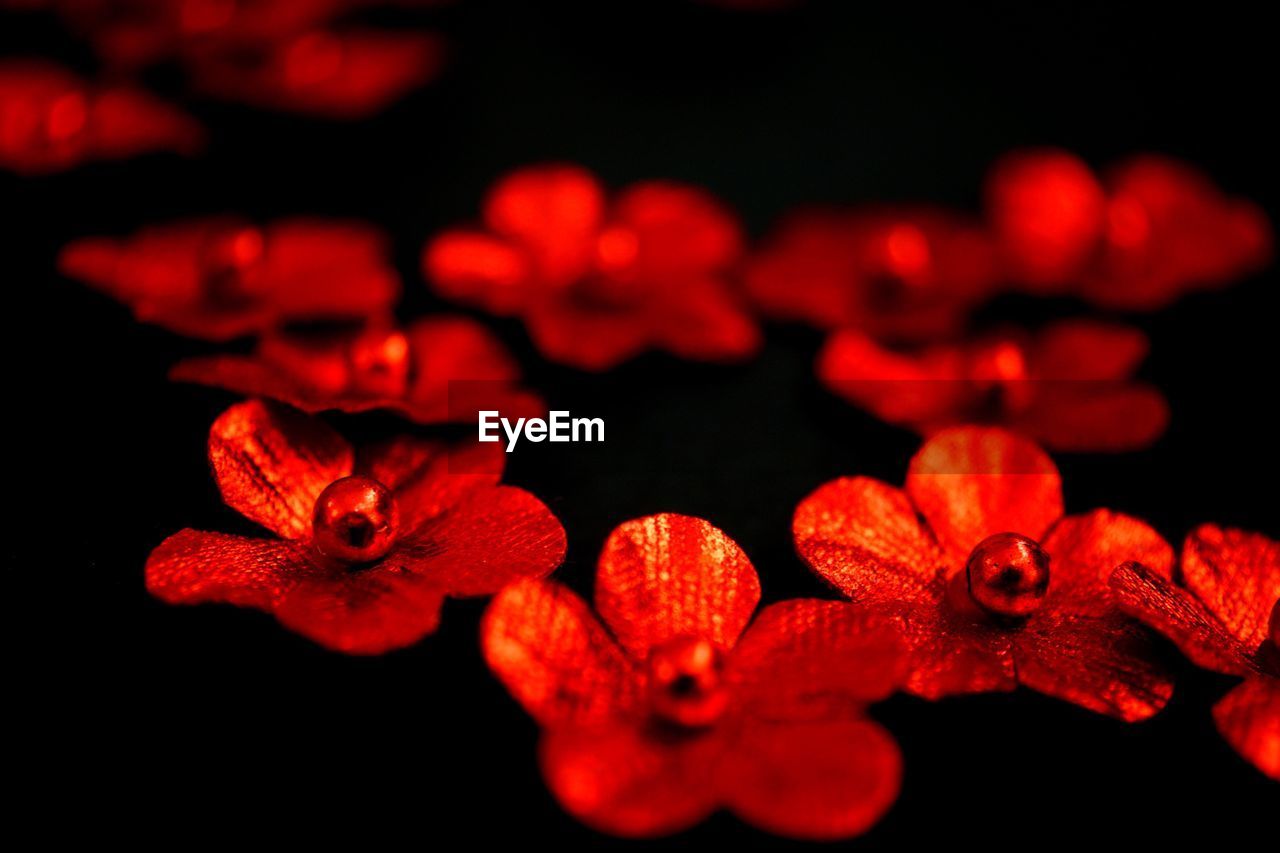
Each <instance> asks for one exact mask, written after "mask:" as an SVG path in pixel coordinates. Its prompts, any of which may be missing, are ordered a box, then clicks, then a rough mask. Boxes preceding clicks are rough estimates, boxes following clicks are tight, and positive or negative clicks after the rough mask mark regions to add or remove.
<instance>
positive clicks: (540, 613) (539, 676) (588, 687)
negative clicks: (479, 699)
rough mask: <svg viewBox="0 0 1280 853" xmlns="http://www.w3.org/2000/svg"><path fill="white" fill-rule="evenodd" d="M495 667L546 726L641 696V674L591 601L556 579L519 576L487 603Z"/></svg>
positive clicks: (483, 633)
mask: <svg viewBox="0 0 1280 853" xmlns="http://www.w3.org/2000/svg"><path fill="white" fill-rule="evenodd" d="M480 639H481V648H482V649H483V651H484V657H485V660H486V661H487V662H488V664H489V668H490V669H492V670H493V672H494V674H495V675H497V676H498V678H499V679H501V681H502V683H503V684H505V685H506V687H507V690H508V691H510V692H511V695H512V696H514V697H515V698H516V700H517V701H519V702H520V704H521V705H523V706H524V707H525V710H527V711H528V712H529V713H530V714H531V715H533V717H534V718H535V719H536V720H537V721H538V722H539V723H541V724H542V725H544V726H554V725H558V724H563V723H570V724H573V725H575V726H577V725H585V724H591V723H601V722H604V721H605V720H606V719H608V718H610V717H616V716H621V715H622V714H624V713H625V712H626V711H627V710H628V709H629V708H631V707H632V706H633V705H634V704H635V701H636V699H637V688H638V685H639V684H640V679H639V678H638V677H637V675H636V674H635V673H634V672H633V671H632V666H631V664H630V662H629V661H628V660H627V659H626V658H625V657H624V656H623V654H622V650H621V649H619V648H618V646H617V644H616V643H615V642H614V641H613V638H611V637H610V636H609V635H608V633H607V632H606V631H605V629H604V627H603V626H602V625H601V624H600V623H599V622H598V621H596V618H595V616H594V615H592V613H591V611H590V609H589V608H588V607H587V605H586V603H585V602H583V601H582V599H580V598H578V596H576V595H574V594H573V593H572V592H571V591H569V590H568V589H567V588H565V587H563V586H561V585H560V584H557V583H553V582H550V581H537V580H526V581H517V582H516V583H513V584H511V585H509V586H507V587H506V588H505V589H503V590H502V591H501V592H499V593H498V594H497V595H496V596H495V597H494V599H493V601H492V602H491V603H490V604H489V607H488V609H487V610H485V614H484V621H483V622H482V623H481V627H480Z"/></svg>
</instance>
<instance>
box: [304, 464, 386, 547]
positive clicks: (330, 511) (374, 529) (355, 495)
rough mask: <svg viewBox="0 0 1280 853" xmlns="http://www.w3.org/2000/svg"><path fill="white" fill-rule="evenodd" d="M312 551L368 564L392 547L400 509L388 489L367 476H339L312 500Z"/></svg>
mask: <svg viewBox="0 0 1280 853" xmlns="http://www.w3.org/2000/svg"><path fill="white" fill-rule="evenodd" d="M311 527H312V541H313V542H314V543H315V547H316V550H318V551H319V552H320V553H321V554H323V555H325V556H326V557H330V558H332V559H335V560H338V561H340V562H343V563H349V564H353V565H354V564H358V563H368V562H372V561H373V560H377V559H380V558H381V557H384V556H386V554H387V552H388V551H390V550H391V547H392V546H393V545H395V541H396V535H397V534H398V533H399V527H400V510H399V507H397V506H396V500H395V496H394V495H392V494H391V490H390V489H388V488H387V487H386V486H384V485H382V484H381V483H379V482H378V481H377V480H374V479H372V478H371V477H360V476H355V477H343V478H342V479H341V480H335V481H334V482H332V483H330V484H329V485H328V487H327V488H325V490H324V491H323V492H321V493H320V497H319V498H317V499H316V506H315V511H314V513H313V514H312V521H311Z"/></svg>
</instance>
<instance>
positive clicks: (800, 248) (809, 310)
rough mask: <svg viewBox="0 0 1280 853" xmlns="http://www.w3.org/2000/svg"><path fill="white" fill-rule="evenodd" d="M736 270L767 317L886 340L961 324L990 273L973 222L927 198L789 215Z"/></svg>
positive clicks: (986, 245)
mask: <svg viewBox="0 0 1280 853" xmlns="http://www.w3.org/2000/svg"><path fill="white" fill-rule="evenodd" d="M744 279H745V284H746V289H747V293H748V294H749V295H750V297H751V299H752V301H753V302H754V303H755V304H756V305H757V306H758V307H759V309H760V310H761V311H762V312H763V313H764V314H765V315H766V316H768V317H772V318H775V319H779V320H798V321H801V322H805V323H810V324H812V325H815V326H818V327H820V328H826V329H830V328H842V327H852V328H857V329H861V330H862V331H864V332H866V333H867V334H869V335H871V336H872V337H874V338H877V339H879V340H886V341H920V340H926V339H932V338H938V337H943V336H947V335H950V334H953V333H955V332H957V331H959V330H960V329H961V328H962V327H963V325H964V322H965V320H966V319H967V318H968V315H969V312H970V311H971V310H972V309H973V308H974V307H975V306H977V305H978V303H980V302H982V301H983V300H984V299H986V298H987V297H989V296H990V295H991V294H992V292H993V290H994V287H995V285H996V281H997V278H996V264H995V255H994V254H993V250H992V246H991V244H990V241H989V240H988V239H987V237H986V235H985V234H984V233H983V231H982V229H981V227H980V226H979V225H978V224H977V223H976V222H970V221H968V220H967V219H965V218H964V217H962V216H959V215H957V214H953V213H949V212H947V211H944V210H936V209H931V208H902V209H894V208H872V209H866V210H849V211H810V212H807V213H801V214H796V215H793V216H792V217H791V218H790V219H789V220H787V221H786V222H784V223H783V225H782V226H781V227H780V228H779V229H778V230H777V232H776V233H775V234H774V235H773V236H772V237H771V238H770V239H769V240H768V242H767V243H766V244H765V246H764V247H763V248H762V249H760V250H759V251H757V252H756V253H755V254H754V255H753V256H752V257H751V259H750V261H749V262H748V264H747V268H746V272H745V275H744Z"/></svg>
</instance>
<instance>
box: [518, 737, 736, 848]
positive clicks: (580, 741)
mask: <svg viewBox="0 0 1280 853" xmlns="http://www.w3.org/2000/svg"><path fill="white" fill-rule="evenodd" d="M722 748H723V743H722V741H721V740H720V739H719V737H718V733H717V732H715V731H713V732H711V733H709V734H704V735H698V736H693V737H681V736H679V735H672V734H666V733H663V732H661V731H660V730H656V729H653V728H650V727H647V726H645V727H641V726H637V725H630V724H627V723H619V724H615V725H604V726H599V727H582V726H567V727H560V728H554V729H551V730H549V731H547V732H546V733H544V735H543V738H542V744H541V747H540V759H541V764H542V775H543V777H544V778H545V779H546V781H547V787H548V788H550V790H551V793H552V794H553V795H554V796H555V798H556V800H557V801H559V803H560V805H561V806H562V807H563V808H564V809H565V811H567V812H569V814H571V815H573V816H574V817H575V818H577V819H578V820H581V821H582V822H583V823H585V824H587V825H588V826H591V827H593V828H595V829H598V830H600V831H602V832H607V833H610V834H612V835H620V836H626V837H635V838H644V837H655V836H662V835H670V834H671V833H674V832H679V831H680V830H682V829H687V828H688V827H690V826H693V825H694V824H696V823H698V822H700V821H701V820H703V819H704V818H706V817H707V816H708V815H710V814H711V812H712V811H714V809H715V808H716V806H717V804H718V803H717V800H718V796H717V793H718V792H717V791H716V788H715V784H714V782H715V770H716V765H717V761H718V759H719V756H720V753H721V750H722Z"/></svg>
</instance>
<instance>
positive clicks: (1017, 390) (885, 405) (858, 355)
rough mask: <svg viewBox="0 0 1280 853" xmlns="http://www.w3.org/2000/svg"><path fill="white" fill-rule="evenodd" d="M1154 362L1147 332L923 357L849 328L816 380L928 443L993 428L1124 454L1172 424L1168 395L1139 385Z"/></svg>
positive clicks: (1063, 327) (1003, 341)
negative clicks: (928, 438)
mask: <svg viewBox="0 0 1280 853" xmlns="http://www.w3.org/2000/svg"><path fill="white" fill-rule="evenodd" d="M1146 354H1147V338H1146V335H1144V334H1143V333H1142V332H1140V331H1138V330H1137V329H1131V328H1128V327H1125V326H1117V325H1111V324H1107V323H1095V322H1091V321H1065V322H1060V323H1055V324H1053V325H1050V326H1048V327H1047V328H1045V329H1044V330H1043V331H1041V332H1039V333H1037V334H1035V335H1028V334H1026V333H1020V332H1010V333H1005V334H999V335H991V336H987V337H984V338H979V339H977V340H973V341H969V342H966V343H962V344H942V345H937V346H930V347H925V348H922V349H919V350H914V351H895V350H892V349H888V348H885V347H883V346H881V345H880V344H878V343H876V342H875V341H874V340H872V339H871V338H870V337H868V336H867V335H865V334H863V333H862V332H859V331H857V330H853V329H846V330H843V331H839V332H836V333H834V334H832V335H831V337H830V338H829V339H828V340H827V343H826V346H825V347H824V348H823V350H822V352H821V354H820V355H819V356H818V363H817V372H818V377H819V379H821V380H822V382H823V384H824V385H826V386H827V388H829V389H830V390H831V391H832V392H834V393H836V394H838V395H840V396H841V397H844V398H845V399H847V400H849V401H850V402H852V403H854V404H855V405H858V406H861V407H863V408H865V409H867V410H868V411H870V412H871V413H872V414H874V415H875V416H876V417H878V418H880V419H881V420H884V421H887V422H888V423H892V424H898V425H901V426H906V427H910V428H911V429H914V430H916V431H918V432H920V433H921V434H922V435H930V434H932V433H934V432H937V431H938V430H939V429H942V428H943V427H947V426H953V425H955V424H962V423H989V424H996V425H1002V426H1007V427H1009V428H1010V429H1013V430H1016V431H1017V432H1021V433H1023V434H1024V435H1027V436H1030V437H1031V438H1034V439H1036V440H1037V441H1040V442H1041V443H1043V444H1045V445H1046V446H1048V447H1051V448H1053V449H1055V450H1073V451H1121V450H1132V449H1136V448H1141V447H1146V446H1148V445H1150V444H1151V443H1152V442H1154V441H1155V440H1156V439H1157V438H1159V437H1160V436H1161V435H1162V434H1163V433H1164V430H1165V427H1166V426H1167V425H1168V422H1169V409H1168V404H1167V403H1166V402H1165V400H1164V397H1163V396H1162V395H1161V394H1160V392H1159V391H1158V390H1156V389H1155V388H1153V387H1151V386H1149V385H1146V384H1144V383H1140V382H1135V381H1133V379H1132V376H1133V373H1134V371H1135V369H1136V367H1137V365H1138V363H1139V362H1140V361H1141V360H1142V359H1143V358H1144V357H1145V356H1146Z"/></svg>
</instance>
